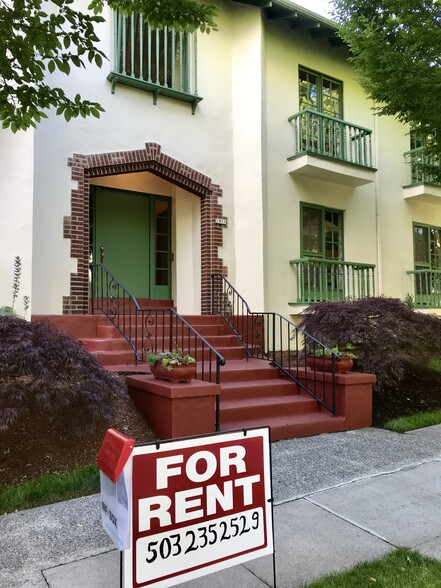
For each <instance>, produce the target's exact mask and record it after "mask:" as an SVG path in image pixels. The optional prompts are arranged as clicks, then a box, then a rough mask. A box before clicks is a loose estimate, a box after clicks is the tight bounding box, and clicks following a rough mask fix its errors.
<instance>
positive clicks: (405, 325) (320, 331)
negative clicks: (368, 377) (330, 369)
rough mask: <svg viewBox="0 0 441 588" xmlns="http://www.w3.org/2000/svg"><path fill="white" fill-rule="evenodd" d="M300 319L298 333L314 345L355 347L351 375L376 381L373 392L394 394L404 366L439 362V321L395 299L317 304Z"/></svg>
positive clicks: (440, 321)
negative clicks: (433, 359) (354, 371)
mask: <svg viewBox="0 0 441 588" xmlns="http://www.w3.org/2000/svg"><path fill="white" fill-rule="evenodd" d="M305 313H306V314H305V318H304V320H303V322H302V328H303V329H304V330H305V331H306V332H308V333H310V334H311V335H313V336H314V337H316V338H317V339H318V340H319V341H322V342H323V343H325V344H326V345H328V346H330V347H333V346H334V345H336V344H337V345H338V346H339V347H340V348H341V347H344V345H345V344H348V343H351V344H352V345H353V346H354V348H355V349H354V350H353V351H354V353H355V354H356V355H357V360H356V369H357V371H361V372H365V373H373V374H375V375H376V376H377V383H376V386H375V388H376V390H377V392H380V391H382V390H384V389H386V388H388V389H390V388H394V389H396V388H398V386H399V385H400V382H401V380H402V379H403V377H404V374H405V370H406V369H408V366H409V364H412V363H415V364H418V365H419V366H421V365H422V366H426V365H427V363H428V360H429V358H430V357H434V356H438V357H440V356H441V320H439V319H437V318H435V317H431V316H428V315H424V314H421V313H418V312H414V311H413V310H410V309H409V308H408V306H406V305H405V304H404V303H403V302H401V300H398V299H395V298H386V297H377V298H366V299H363V300H353V301H349V302H321V303H319V304H316V305H313V306H310V307H308V308H307V309H306V311H305ZM427 369H429V368H427Z"/></svg>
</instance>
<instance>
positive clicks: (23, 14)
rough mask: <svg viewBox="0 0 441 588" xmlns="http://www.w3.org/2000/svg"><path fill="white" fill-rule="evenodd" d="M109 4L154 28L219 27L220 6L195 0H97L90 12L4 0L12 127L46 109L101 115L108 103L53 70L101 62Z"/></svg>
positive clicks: (70, 2) (6, 101) (0, 58)
mask: <svg viewBox="0 0 441 588" xmlns="http://www.w3.org/2000/svg"><path fill="white" fill-rule="evenodd" d="M105 4H107V5H109V6H110V7H111V8H113V9H115V10H119V11H121V12H123V13H124V14H126V15H128V14H131V13H139V14H141V15H142V16H143V17H144V19H145V20H146V21H148V22H149V23H150V25H151V26H152V27H155V28H161V27H163V26H169V27H172V28H174V29H177V30H185V31H193V30H196V29H200V30H201V31H202V32H204V31H205V32H208V33H209V32H210V30H211V29H213V30H216V24H215V22H214V18H215V15H216V13H217V9H216V7H215V6H213V5H204V4H199V3H198V2H197V1H196V0H108V1H107V2H104V0H92V2H91V4H90V5H89V7H88V11H87V12H81V11H79V10H78V9H76V8H75V6H74V0H6V1H5V0H0V31H1V35H0V120H1V121H2V126H3V128H10V129H11V130H12V131H13V132H16V131H17V130H26V129H28V128H29V127H30V126H33V127H35V126H36V123H38V122H40V120H41V118H42V117H46V116H47V114H46V112H45V111H46V110H47V109H48V108H50V107H54V108H55V109H56V112H57V114H62V115H64V118H65V119H66V120H67V121H69V120H70V119H71V118H73V117H77V116H82V117H84V118H85V117H87V116H90V115H91V116H95V117H99V116H100V112H103V108H102V107H101V106H100V104H98V103H97V102H91V101H89V100H87V99H84V98H82V97H81V96H80V95H79V94H77V95H76V96H74V97H68V96H67V95H66V94H65V92H64V90H63V89H62V88H60V87H58V86H53V85H51V83H50V82H51V80H50V76H49V77H48V74H52V73H54V72H55V71H56V70H59V71H60V72H62V73H63V74H66V75H69V73H70V71H71V68H72V67H85V66H86V63H87V62H89V63H94V64H95V65H97V66H98V67H101V66H102V64H103V60H104V59H105V58H106V56H105V54H104V53H103V51H102V50H101V49H99V47H98V44H99V38H98V36H97V34H96V31H95V28H96V25H98V24H99V23H101V22H103V21H104V19H103V17H102V16H101V14H102V11H103V9H104V6H105Z"/></svg>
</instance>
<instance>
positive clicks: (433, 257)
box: [413, 223, 441, 306]
mask: <svg viewBox="0 0 441 588" xmlns="http://www.w3.org/2000/svg"><path fill="white" fill-rule="evenodd" d="M413 248H414V265H415V270H417V272H416V273H415V301H416V302H417V304H418V305H422V306H433V305H435V306H439V302H436V303H435V304H434V301H435V300H436V301H439V297H440V293H441V278H440V274H439V273H438V272H439V270H441V228H440V227H431V226H429V225H422V224H416V223H414V225H413Z"/></svg>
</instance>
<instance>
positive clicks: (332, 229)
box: [299, 203, 344, 302]
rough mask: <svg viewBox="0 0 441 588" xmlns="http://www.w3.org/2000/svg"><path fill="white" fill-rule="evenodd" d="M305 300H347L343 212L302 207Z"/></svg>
mask: <svg viewBox="0 0 441 588" xmlns="http://www.w3.org/2000/svg"><path fill="white" fill-rule="evenodd" d="M300 206H301V209H300V213H301V262H300V266H299V268H300V269H299V281H300V290H301V299H302V300H305V301H309V302H319V301H321V300H328V301H330V300H343V299H344V268H343V265H342V264H340V263H339V261H343V211H341V210H332V209H328V208H324V207H321V206H313V205H310V204H303V203H302V204H301V205H300Z"/></svg>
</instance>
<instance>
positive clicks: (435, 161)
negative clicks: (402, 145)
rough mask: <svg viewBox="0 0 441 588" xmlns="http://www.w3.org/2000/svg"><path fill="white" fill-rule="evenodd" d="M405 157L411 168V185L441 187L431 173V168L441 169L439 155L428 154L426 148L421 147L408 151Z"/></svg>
mask: <svg viewBox="0 0 441 588" xmlns="http://www.w3.org/2000/svg"><path fill="white" fill-rule="evenodd" d="M404 157H405V159H406V162H407V163H408V164H409V167H410V182H409V183H410V185H412V186H414V185H418V184H434V185H440V184H439V180H437V179H435V178H434V177H433V174H432V173H431V172H430V167H433V168H441V158H440V156H439V155H433V154H428V152H427V148H426V147H419V148H418V149H412V150H411V151H406V153H405V154H404ZM427 168H429V169H427Z"/></svg>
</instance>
